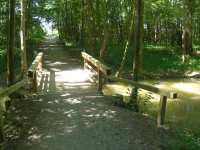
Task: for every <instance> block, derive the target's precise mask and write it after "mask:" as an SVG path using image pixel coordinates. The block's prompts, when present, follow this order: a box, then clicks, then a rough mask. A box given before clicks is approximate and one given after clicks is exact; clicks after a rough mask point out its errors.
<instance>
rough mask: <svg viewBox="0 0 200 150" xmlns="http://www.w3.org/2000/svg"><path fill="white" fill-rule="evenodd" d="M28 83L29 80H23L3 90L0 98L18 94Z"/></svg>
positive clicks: (0, 91)
mask: <svg viewBox="0 0 200 150" xmlns="http://www.w3.org/2000/svg"><path fill="white" fill-rule="evenodd" d="M26 83H27V79H23V80H21V81H19V82H17V83H16V84H14V85H11V86H9V87H7V88H4V89H1V90H0V97H5V96H8V95H10V94H12V93H14V92H16V91H17V90H19V89H20V88H21V87H23V86H25V85H26Z"/></svg>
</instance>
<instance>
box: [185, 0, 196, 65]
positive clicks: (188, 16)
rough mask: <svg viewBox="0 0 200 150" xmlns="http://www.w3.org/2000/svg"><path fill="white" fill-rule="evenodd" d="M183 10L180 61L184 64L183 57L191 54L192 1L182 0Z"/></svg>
mask: <svg viewBox="0 0 200 150" xmlns="http://www.w3.org/2000/svg"><path fill="white" fill-rule="evenodd" d="M183 3H184V9H185V19H184V27H183V35H182V48H183V57H182V60H183V62H185V59H186V58H185V57H188V56H189V55H191V54H192V52H193V50H192V12H193V11H194V10H193V8H192V6H193V1H191V0H184V1H183Z"/></svg>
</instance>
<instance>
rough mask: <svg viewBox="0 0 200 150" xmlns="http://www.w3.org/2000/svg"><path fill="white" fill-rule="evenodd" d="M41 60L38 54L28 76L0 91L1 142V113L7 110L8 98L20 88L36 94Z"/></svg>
mask: <svg viewBox="0 0 200 150" xmlns="http://www.w3.org/2000/svg"><path fill="white" fill-rule="evenodd" d="M42 59H43V53H39V54H38V55H37V56H36V58H35V60H34V61H33V63H32V64H31V66H30V68H29V69H28V74H27V76H25V77H24V78H23V79H22V80H21V81H19V82H17V83H15V84H14V85H11V86H9V87H7V88H4V89H0V139H1V140H3V132H2V126H3V113H4V112H5V111H6V110H7V104H8V103H10V102H9V101H10V98H9V96H10V95H11V94H13V93H15V92H17V91H18V90H19V89H20V88H22V87H25V86H27V85H28V89H29V90H31V91H34V92H36V90H37V75H38V74H39V73H40V72H41V69H42Z"/></svg>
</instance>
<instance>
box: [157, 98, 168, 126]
mask: <svg viewBox="0 0 200 150" xmlns="http://www.w3.org/2000/svg"><path fill="white" fill-rule="evenodd" d="M166 106H167V96H163V95H161V96H160V106H159V110H158V118H157V125H158V127H160V126H162V125H164V123H165V112H166Z"/></svg>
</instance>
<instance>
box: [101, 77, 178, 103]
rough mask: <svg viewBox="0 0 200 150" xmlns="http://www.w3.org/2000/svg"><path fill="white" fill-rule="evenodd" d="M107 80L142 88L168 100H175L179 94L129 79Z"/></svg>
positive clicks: (109, 78) (114, 78) (111, 78)
mask: <svg viewBox="0 0 200 150" xmlns="http://www.w3.org/2000/svg"><path fill="white" fill-rule="evenodd" d="M105 78H107V79H108V80H112V81H117V82H122V83H126V84H129V85H133V86H134V87H137V88H140V89H143V90H146V91H150V92H152V93H156V94H159V95H163V96H167V97H168V98H172V99H175V98H177V97H178V94H177V93H175V92H172V91H168V90H164V89H159V88H157V87H154V86H152V85H148V84H144V83H140V82H136V81H132V80H127V79H123V78H117V77H114V76H107V77H105Z"/></svg>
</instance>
